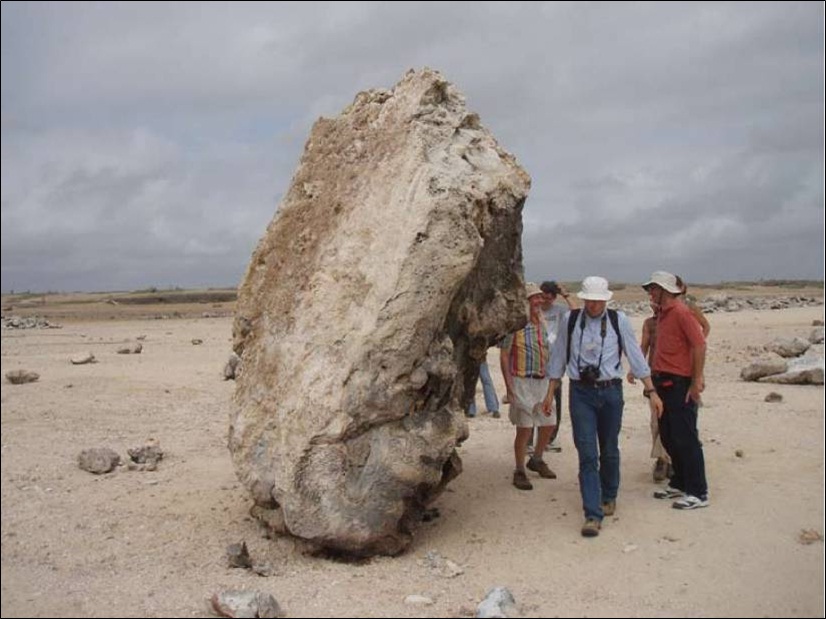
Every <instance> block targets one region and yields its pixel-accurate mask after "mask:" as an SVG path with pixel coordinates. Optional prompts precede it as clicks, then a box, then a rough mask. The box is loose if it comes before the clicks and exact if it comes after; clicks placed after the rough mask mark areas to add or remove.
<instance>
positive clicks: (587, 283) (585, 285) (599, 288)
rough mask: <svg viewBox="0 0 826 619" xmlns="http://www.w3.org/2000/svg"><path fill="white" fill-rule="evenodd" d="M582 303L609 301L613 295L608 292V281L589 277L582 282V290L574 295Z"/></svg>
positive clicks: (593, 276)
mask: <svg viewBox="0 0 826 619" xmlns="http://www.w3.org/2000/svg"><path fill="white" fill-rule="evenodd" d="M576 296H578V297H579V298H580V299H582V300H583V301H610V300H611V297H613V296H614V293H613V292H611V291H610V290H608V280H607V279H605V278H604V277H597V276H596V275H591V276H589V277H586V278H585V279H583V280H582V289H581V290H580V291H579V292H577V293H576Z"/></svg>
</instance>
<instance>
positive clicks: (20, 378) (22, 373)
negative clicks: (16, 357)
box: [6, 370, 40, 385]
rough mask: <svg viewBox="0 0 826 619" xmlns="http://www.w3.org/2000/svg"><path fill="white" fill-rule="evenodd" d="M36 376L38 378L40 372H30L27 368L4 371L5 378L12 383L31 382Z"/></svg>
mask: <svg viewBox="0 0 826 619" xmlns="http://www.w3.org/2000/svg"><path fill="white" fill-rule="evenodd" d="M38 378H40V374H38V373H37V372H31V371H29V370H12V371H10V372H6V380H7V381H9V382H10V383H11V384H12V385H23V384H25V383H33V382H35V381H36V380H37V379H38Z"/></svg>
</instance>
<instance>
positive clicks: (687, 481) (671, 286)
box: [642, 271, 708, 509]
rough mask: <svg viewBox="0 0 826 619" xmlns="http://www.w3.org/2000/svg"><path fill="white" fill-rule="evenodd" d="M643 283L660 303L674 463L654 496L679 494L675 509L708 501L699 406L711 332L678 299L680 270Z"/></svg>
mask: <svg viewBox="0 0 826 619" xmlns="http://www.w3.org/2000/svg"><path fill="white" fill-rule="evenodd" d="M642 287H643V288H644V289H645V290H646V291H647V292H648V297H649V299H650V300H651V303H652V305H655V306H657V307H658V308H659V313H658V323H657V342H656V345H655V348H654V361H653V364H652V367H651V370H652V372H653V380H654V386H655V388H656V389H657V394H658V395H659V396H660V399H661V400H662V401H663V413H662V416H661V417H660V438H661V439H662V442H663V446H664V447H665V449H666V451H667V452H668V455H669V456H671V462H672V465H673V468H674V473H673V475H672V476H671V479H670V481H669V484H668V486H666V487H665V488H664V489H662V490H658V491H656V492H655V493H654V496H655V497H656V498H658V499H677V500H676V501H674V503H672V505H671V506H672V507H673V508H674V509H697V508H699V507H707V506H708V484H707V482H706V472H705V459H704V457H703V444H702V443H701V442H700V437H699V435H698V433H697V406H698V403H699V402H700V394H701V393H702V392H703V389H705V384H704V379H703V370H704V368H705V359H706V342H705V337H704V336H703V331H702V329H701V328H700V325H699V323H698V322H697V319H696V318H695V317H694V316H693V315H692V313H691V310H690V309H688V307H686V306H685V305H684V304H683V303H680V302H679V301H678V300H677V297H678V296H679V295H680V294H681V293H682V288H681V287H680V285H679V283H678V281H677V278H676V277H675V276H674V275H672V274H671V273H667V272H665V271H655V272H654V273H653V274H652V275H651V279H650V280H648V281H647V282H646V283H645V284H643V286H642Z"/></svg>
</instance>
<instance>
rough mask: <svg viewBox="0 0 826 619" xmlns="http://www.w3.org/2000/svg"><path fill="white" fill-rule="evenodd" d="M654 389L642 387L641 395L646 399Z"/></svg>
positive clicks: (649, 397)
mask: <svg viewBox="0 0 826 619" xmlns="http://www.w3.org/2000/svg"><path fill="white" fill-rule="evenodd" d="M655 391H656V389H643V390H642V395H643V396H644V397H646V398H648V399H651V394H652V393H654V392H655Z"/></svg>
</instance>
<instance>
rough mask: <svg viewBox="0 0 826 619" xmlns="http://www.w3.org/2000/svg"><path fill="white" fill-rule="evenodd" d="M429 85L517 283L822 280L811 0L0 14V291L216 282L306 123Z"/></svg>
mask: <svg viewBox="0 0 826 619" xmlns="http://www.w3.org/2000/svg"><path fill="white" fill-rule="evenodd" d="M421 66H430V67H433V68H436V69H439V70H440V71H442V72H443V73H444V74H445V76H446V77H447V78H448V79H449V80H451V81H452V82H454V83H455V84H456V86H457V87H458V88H459V89H460V90H461V91H462V92H464V94H465V95H466V97H467V100H468V106H469V107H470V108H472V109H474V110H476V111H478V112H479V113H480V115H481V118H482V121H483V123H485V124H486V125H487V126H488V127H489V128H490V129H491V130H492V131H493V132H494V134H495V135H496V136H497V138H498V139H499V140H500V142H501V143H502V145H503V146H504V147H505V148H506V149H508V150H510V151H511V152H513V153H514V154H515V155H516V156H517V158H518V159H519V161H520V163H522V165H523V166H525V168H526V169H527V170H528V171H529V172H530V174H531V176H532V177H533V188H532V191H531V195H530V197H529V199H528V203H527V204H526V208H525V213H524V219H525V233H524V237H523V244H524V255H525V266H526V275H527V277H528V278H530V279H544V278H547V277H556V278H560V279H579V278H581V277H584V276H585V275H588V274H592V273H599V274H603V275H606V276H607V277H609V278H611V279H615V280H626V281H636V280H639V279H641V278H643V277H645V276H646V275H647V274H648V273H649V272H650V271H651V270H653V269H655V268H660V267H663V268H668V269H672V270H674V271H676V272H679V273H681V274H682V275H684V276H685V277H686V278H687V279H688V280H689V281H712V282H713V281H720V280H726V279H755V278H761V277H762V278H772V277H801V278H822V277H823V253H824V252H823V248H824V243H823V226H824V218H823V213H824V188H823V178H824V150H823V144H824V121H823V117H824V6H823V4H822V3H783V4H782V5H781V4H780V3H748V4H746V3H733V4H728V3H711V4H701V3H690V4H678V3H664V4H636V3H635V4H613V3H612V4H586V3H571V4H568V3H497V2H491V3H472V4H469V3H432V4H431V3H424V4H423V3H393V4H387V3H359V2H351V3H300V4H298V3H268V4H265V3H260V4H258V3H243V2H234V3H204V4H196V3H157V4H149V3H100V4H98V3H95V4H92V3H80V4H75V3H48V4H47V3H6V2H4V3H3V4H2V78H1V79H2V127H3V129H2V220H3V231H2V289H3V290H6V291H7V290H11V289H15V290H26V289H31V290H80V289H82V290H101V289H132V288H142V287H147V286H167V285H172V286H175V285H180V286H208V285H213V286H218V285H235V284H236V283H237V282H238V281H239V279H240V277H241V276H242V274H243V271H244V269H245V267H246V264H247V262H248V260H249V257H250V255H251V252H252V250H253V248H254V246H255V243H256V242H257V241H258V239H259V238H260V236H261V235H262V234H263V233H264V230H265V227H266V225H267V223H268V222H269V220H270V219H271V218H272V216H273V214H274V212H275V209H276V206H277V203H278V200H279V199H280V196H281V194H282V193H283V192H284V191H285V190H286V188H287V186H288V183H289V179H290V177H291V176H292V173H293V171H294V169H295V167H296V165H297V162H298V157H299V156H300V153H301V149H302V148H303V144H304V141H305V140H306V137H307V135H308V133H309V129H310V126H311V124H312V122H314V120H315V119H316V118H317V117H318V116H320V115H328V116H329V115H335V114H337V113H338V112H339V111H340V110H341V109H342V108H343V107H345V106H346V105H347V104H349V103H350V102H351V101H352V99H353V97H354V95H355V94H356V92H358V91H359V90H363V89H366V88H377V87H379V88H389V87H391V86H392V85H393V84H394V83H395V82H396V81H398V79H399V78H400V77H401V76H402V75H403V73H404V72H405V71H406V70H407V69H408V68H411V67H421Z"/></svg>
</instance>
